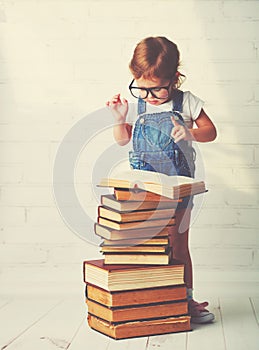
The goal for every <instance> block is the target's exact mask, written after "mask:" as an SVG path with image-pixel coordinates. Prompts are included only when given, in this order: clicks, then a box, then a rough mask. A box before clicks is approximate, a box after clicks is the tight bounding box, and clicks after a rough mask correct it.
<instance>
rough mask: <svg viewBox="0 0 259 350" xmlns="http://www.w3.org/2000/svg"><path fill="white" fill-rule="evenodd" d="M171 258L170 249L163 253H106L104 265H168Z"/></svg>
mask: <svg viewBox="0 0 259 350" xmlns="http://www.w3.org/2000/svg"><path fill="white" fill-rule="evenodd" d="M171 256H172V255H171V250H170V249H168V250H167V251H165V252H163V253H138V252H135V253H105V254H104V263H105V264H109V265H114V264H116V265H117V264H131V265H135V264H141V265H142V264H143V265H167V264H169V263H170V260H171Z"/></svg>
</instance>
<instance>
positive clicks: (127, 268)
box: [83, 259, 184, 291]
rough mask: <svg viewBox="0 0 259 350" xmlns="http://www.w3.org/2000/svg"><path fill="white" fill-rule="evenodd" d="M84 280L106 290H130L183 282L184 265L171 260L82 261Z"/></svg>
mask: <svg viewBox="0 0 259 350" xmlns="http://www.w3.org/2000/svg"><path fill="white" fill-rule="evenodd" d="M83 279H84V282H86V283H90V284H93V285H96V286H98V287H100V288H103V289H105V290H108V291H120V290H132V289H142V288H153V287H162V286H173V285H178V284H184V265H183V264H182V263H181V262H179V261H176V260H172V261H171V262H170V264H168V265H141V264H133V265H127V264H126V265H123V264H115V265H108V264H105V263H104V259H98V260H88V261H84V263H83Z"/></svg>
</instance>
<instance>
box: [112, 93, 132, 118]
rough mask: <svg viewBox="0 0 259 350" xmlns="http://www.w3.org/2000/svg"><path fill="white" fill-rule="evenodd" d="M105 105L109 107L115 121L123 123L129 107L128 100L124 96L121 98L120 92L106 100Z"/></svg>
mask: <svg viewBox="0 0 259 350" xmlns="http://www.w3.org/2000/svg"><path fill="white" fill-rule="evenodd" d="M106 106H107V107H109V108H110V110H111V112H112V114H113V116H114V119H115V121H116V122H118V123H125V121H126V117H127V113H128V109H129V106H128V101H127V100H126V99H125V98H122V99H121V97H120V94H117V95H115V96H113V98H112V99H111V100H110V101H107V102H106Z"/></svg>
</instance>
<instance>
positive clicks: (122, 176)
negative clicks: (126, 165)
mask: <svg viewBox="0 0 259 350" xmlns="http://www.w3.org/2000/svg"><path fill="white" fill-rule="evenodd" d="M98 186H101V187H115V188H136V189H142V190H144V191H149V192H153V193H156V194H159V195H162V196H165V197H169V198H172V199H177V198H182V197H186V196H190V195H194V194H198V193H203V192H206V188H205V183H204V181H200V180H196V179H193V178H191V177H186V176H176V175H173V176H168V175H165V174H161V173H157V172H153V171H147V170H137V169H134V170H126V171H123V172H120V173H117V174H115V175H113V176H112V177H108V178H102V179H101V181H100V183H99V184H98Z"/></svg>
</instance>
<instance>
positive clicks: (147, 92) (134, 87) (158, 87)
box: [129, 79, 172, 100]
mask: <svg viewBox="0 0 259 350" xmlns="http://www.w3.org/2000/svg"><path fill="white" fill-rule="evenodd" d="M134 81H135V79H133V80H132V82H131V83H130V85H129V90H130V93H131V95H132V96H133V97H135V98H139V97H140V96H139V97H137V96H135V95H134V94H133V93H132V90H133V89H138V90H143V91H146V96H145V97H141V98H142V99H145V98H147V97H148V94H149V92H150V93H151V95H152V96H153V97H155V98H157V99H159V100H164V99H165V98H168V97H169V88H170V86H171V84H172V82H170V83H169V84H168V85H167V86H154V87H151V88H144V87H138V86H132V85H133V83H134ZM154 89H166V90H167V92H168V96H167V97H162V98H161V97H157V96H156V94H155V93H154V92H153V90H154Z"/></svg>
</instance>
